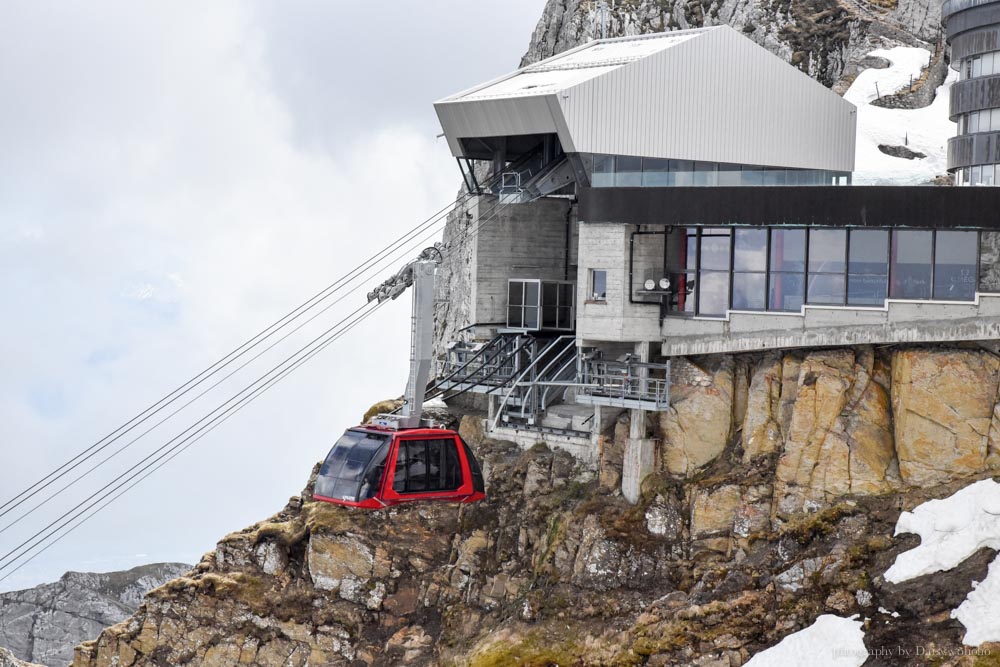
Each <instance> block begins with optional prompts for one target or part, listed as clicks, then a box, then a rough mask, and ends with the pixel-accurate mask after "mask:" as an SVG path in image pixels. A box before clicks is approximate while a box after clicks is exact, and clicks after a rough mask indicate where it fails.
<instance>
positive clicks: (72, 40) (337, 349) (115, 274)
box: [0, 0, 544, 591]
mask: <svg viewBox="0 0 1000 667" xmlns="http://www.w3.org/2000/svg"><path fill="white" fill-rule="evenodd" d="M543 5H544V0H509V1H508V2H505V3H503V4H502V5H496V4H494V3H483V2H469V0H424V1H423V2H416V1H415V0H394V1H393V2H383V3H369V2H342V1H339V0H326V1H322V2H321V1H319V0H316V1H308V0H302V1H288V0H285V1H283V2H230V1H225V0H216V1H214V2H211V3H200V2H161V3H156V4H154V3H136V2H132V1H130V0H122V1H121V2H87V3H84V2H42V1H39V0H26V1H9V2H5V3H3V4H2V5H0V90H3V96H4V103H3V104H2V105H0V284H2V286H3V287H2V288H0V313H2V318H3V320H2V321H3V325H4V326H2V327H0V349H2V353H3V361H2V362H0V436H2V441H0V503H2V502H3V501H5V500H7V499H8V498H9V497H10V496H12V495H13V494H14V493H16V492H18V491H20V490H21V488H22V487H23V486H24V485H25V484H26V483H27V482H30V481H32V480H34V479H36V478H38V477H40V476H41V475H42V474H44V473H46V472H48V471H50V470H51V469H53V468H54V467H56V466H58V465H59V464H60V463H62V462H63V461H64V460H66V459H67V458H68V457H69V456H70V455H72V454H74V453H76V452H77V451H80V450H82V449H84V448H85V447H87V446H88V445H90V444H92V443H94V442H95V441H97V440H98V439H99V438H101V437H102V436H104V435H105V434H107V433H109V432H110V431H112V430H113V429H114V428H116V427H117V426H118V425H120V424H122V423H123V422H125V421H127V420H128V419H129V418H131V417H132V416H133V415H135V414H137V413H138V412H140V411H141V410H142V409H144V408H145V407H146V406H148V405H150V404H152V403H154V402H155V401H156V400H157V399H159V398H160V397H161V396H163V395H165V394H166V393H168V392H169V391H170V390H172V389H173V388H175V387H176V386H178V385H180V384H181V383H183V382H184V381H185V380H187V379H188V378H190V377H192V376H193V375H195V374H196V373H198V372H199V371H200V370H201V369H203V368H205V367H206V366H208V365H209V364H211V363H212V362H214V361H215V360H216V359H218V358H219V357H222V356H223V355H225V354H226V353H227V352H228V351H229V350H231V349H233V348H235V347H236V346H237V345H239V344H240V343H242V342H243V341H244V340H245V339H247V338H249V337H250V336H252V335H253V334H255V333H256V332H257V331H259V330H261V329H263V328H264V327H266V326H267V325H268V324H270V323H271V322H272V321H274V320H275V319H277V318H278V317H280V316H281V315H283V314H284V313H285V312H287V311H289V310H291V309H292V308H293V307H295V306H296V305H298V304H299V303H300V302H302V301H304V300H305V299H307V298H308V297H309V296H311V295H312V294H314V293H315V292H317V291H318V290H319V289H321V288H322V287H324V286H326V285H327V284H329V283H331V282H333V281H334V280H335V279H337V278H338V277H340V276H341V275H343V274H344V273H345V272H346V271H348V270H350V269H351V268H353V267H354V266H355V265H356V264H358V263H359V262H360V261H362V260H363V259H365V258H367V257H369V256H370V255H371V254H373V253H374V252H376V251H377V250H379V249H380V248H382V247H383V246H384V245H385V244H387V243H388V242H389V241H391V240H392V239H394V238H396V237H397V236H398V235H399V234H401V233H403V232H404V231H406V230H408V229H409V228H411V227H413V226H414V225H416V224H417V223H418V222H420V221H422V220H424V219H425V218H427V217H428V216H429V215H430V214H431V213H433V212H434V211H436V210H438V209H440V208H441V207H442V206H444V205H445V204H446V203H447V202H449V201H451V200H453V199H454V197H455V196H456V192H457V189H458V186H459V182H460V180H459V179H460V177H459V174H458V171H457V167H456V166H455V163H454V160H453V159H451V157H450V156H449V154H448V151H447V147H446V145H445V143H444V141H443V140H439V139H436V138H435V135H437V134H438V133H439V132H440V128H439V126H438V123H437V119H436V117H435V115H434V112H433V108H432V102H433V101H434V100H435V99H438V98H440V97H443V96H445V95H447V94H450V93H452V92H457V91H458V90H461V89H463V88H466V87H468V86H470V85H473V84H475V83H478V82H480V81H483V80H487V79H489V78H492V77H494V76H497V75H499V74H502V73H504V72H506V71H509V70H511V69H513V68H514V67H516V65H517V63H518V61H519V59H520V57H521V55H522V54H523V53H524V51H525V49H526V47H527V44H528V40H529V38H530V34H531V31H532V29H533V28H534V26H535V23H536V22H537V20H538V17H539V16H540V14H541V10H542V7H543ZM392 270H393V269H386V270H385V271H383V272H381V273H380V274H379V275H378V276H377V277H375V278H373V279H371V280H369V281H368V283H369V284H372V285H374V284H375V283H377V282H379V280H381V278H383V277H386V275H388V274H391V273H392ZM362 303H363V294H361V293H359V294H357V295H354V296H353V297H351V298H348V299H347V300H345V301H344V302H343V303H342V304H340V305H338V306H336V307H334V308H333V309H332V310H331V311H330V312H328V313H327V314H326V315H324V316H323V317H321V318H319V319H318V320H317V321H316V322H315V323H314V328H309V329H307V330H303V332H302V334H303V335H304V336H305V338H302V337H297V338H295V339H293V340H294V342H297V343H298V344H302V343H304V342H305V341H306V340H308V338H311V337H312V336H314V335H316V334H317V333H318V332H319V331H321V330H323V329H325V328H327V327H329V326H331V325H332V324H333V323H335V322H336V321H337V320H339V319H340V318H341V317H343V316H344V315H346V314H347V313H348V312H350V311H352V310H353V309H354V308H356V307H357V306H359V305H361V304H362ZM408 316H409V303H408V300H407V299H400V300H399V301H397V302H393V303H392V304H391V305H390V306H389V307H386V308H384V309H382V310H381V311H379V313H378V314H377V315H376V316H374V317H372V318H371V319H370V320H368V321H366V322H365V323H364V324H363V325H362V326H360V327H358V328H357V329H355V330H354V331H353V332H351V334H349V335H347V336H345V337H344V338H343V339H341V340H340V341H338V342H337V343H336V344H335V345H334V346H332V347H331V348H329V349H328V350H327V351H325V352H323V353H322V354H321V355H320V356H318V357H317V358H315V359H314V360H313V361H312V362H310V363H309V364H308V365H306V366H304V367H303V368H302V370H300V371H298V372H296V373H295V374H294V375H292V376H290V377H289V378H288V379H287V380H286V381H284V382H283V383H282V384H280V385H278V386H277V387H275V389H273V390H272V391H270V392H268V394H266V395H265V396H264V397H262V398H261V399H260V400H259V401H257V402H255V403H254V404H252V405H251V406H250V407H248V408H247V409H246V410H244V411H243V412H240V413H239V414H238V415H237V416H235V417H234V418H233V419H232V420H230V421H228V422H227V423H225V424H224V425H223V426H221V427H220V428H219V429H218V430H216V431H215V432H213V433H212V434H210V435H209V436H208V437H206V438H204V439H203V440H201V441H200V442H198V443H197V444H196V445H194V446H193V447H192V449H190V450H189V451H187V452H186V453H185V454H183V455H182V456H181V457H179V458H178V459H177V460H176V461H174V462H172V463H171V464H169V465H168V466H167V467H166V468H164V469H163V470H162V471H160V472H159V473H157V474H156V475H154V476H153V477H151V478H150V479H149V480H148V481H146V482H144V483H143V484H142V485H140V486H139V487H137V488H136V489H135V490H134V491H132V492H130V493H129V495H127V496H125V497H124V498H123V499H122V500H120V501H118V502H117V503H116V504H115V505H113V506H112V507H110V508H109V509H108V510H106V511H105V512H103V513H101V514H100V515H98V516H97V517H95V518H94V519H93V520H91V521H90V522H89V523H88V524H86V525H85V526H84V527H82V528H81V529H79V530H78V531H77V532H76V533H74V534H72V535H71V536H69V537H68V538H66V539H65V540H63V541H62V542H60V543H59V544H58V545H56V546H54V547H53V548H52V549H50V550H49V551H48V552H46V553H45V554H44V555H43V556H41V557H40V558H38V559H37V560H36V561H35V562H33V563H31V564H30V565H29V566H28V567H25V568H24V569H22V570H21V571H19V572H17V573H16V574H15V575H14V576H12V577H10V578H9V579H7V580H5V581H3V582H2V583H0V591H3V590H11V589H19V588H25V587H28V586H33V585H35V584H38V583H41V582H43V581H51V580H54V579H57V578H58V577H59V576H60V575H61V574H62V573H63V572H64V571H66V570H71V569H73V570H98V571H100V570H112V569H120V568H125V567H131V566H134V565H138V564H142V563H147V562H154V561H163V560H181V561H185V562H189V563H193V562H195V561H196V560H197V559H198V558H199V557H200V556H201V554H202V553H204V552H206V551H209V550H211V549H212V548H213V547H214V545H215V542H216V541H217V540H218V539H219V538H221V537H223V536H224V535H225V534H226V533H228V532H231V531H234V530H239V529H240V528H242V527H244V526H247V525H249V524H251V523H254V522H256V521H258V520H261V519H264V518H266V517H267V516H269V515H270V514H272V513H274V512H276V511H278V510H279V509H280V508H281V507H282V506H283V505H284V503H285V502H286V500H287V498H288V497H289V496H291V495H293V494H296V493H298V492H299V491H300V490H301V489H302V487H303V486H304V484H305V482H306V479H307V476H308V473H309V471H310V469H311V467H312V465H313V463H314V462H315V461H317V460H319V459H321V458H322V457H323V456H324V455H325V454H326V451H327V450H328V449H329V447H330V445H331V444H332V442H333V441H334V440H335V439H336V437H337V436H338V435H339V434H340V432H342V431H343V430H344V428H346V427H348V426H351V425H353V424H355V423H356V422H357V421H358V420H359V419H360V416H361V414H362V413H363V411H364V410H365V409H366V408H367V407H368V406H369V405H370V404H371V403H373V402H375V401H377V400H379V399H382V398H385V397H391V396H395V395H398V394H400V393H401V392H402V389H403V387H404V384H405V380H406V371H407V355H408V347H407V345H408ZM292 342H293V341H289V343H292ZM295 347H297V345H295V346H292V347H286V348H283V349H284V350H285V351H286V352H291V351H292V350H294V349H295ZM281 351H282V350H281V349H279V350H275V352H276V353H278V352H281ZM271 359H272V363H274V362H276V361H277V360H280V357H277V356H276V357H271ZM262 361H263V360H262ZM267 368H268V367H263V366H261V367H255V368H248V369H247V372H251V371H253V374H252V375H241V376H237V377H236V378H234V381H235V380H242V382H240V383H239V384H229V385H228V388H229V392H228V393H214V394H213V395H211V396H210V397H206V399H208V398H211V399H212V400H211V401H210V402H207V403H206V402H201V403H199V404H196V405H194V406H192V408H199V407H200V408H201V410H199V411H197V412H190V411H187V412H185V413H183V414H182V415H179V417H180V419H175V420H173V421H171V422H168V423H167V424H164V426H163V427H161V428H160V429H158V430H157V431H154V433H152V434H150V436H147V438H145V439H143V440H140V441H139V442H138V443H136V445H135V446H134V447H133V448H131V449H130V450H128V451H126V452H124V453H123V454H122V455H120V458H119V459H116V461H118V460H120V462H121V463H122V464H124V465H120V466H119V467H117V468H116V469H115V471H114V473H112V474H110V476H106V477H104V478H103V479H101V478H100V477H97V476H95V478H93V479H91V480H85V482H81V483H80V484H78V485H77V486H76V487H74V488H72V489H70V492H68V493H67V494H64V495H65V496H66V500H60V501H53V502H52V503H50V504H49V505H48V506H45V507H43V508H41V509H40V510H39V511H38V512H36V513H35V514H33V515H31V516H30V517H28V518H26V519H25V520H24V521H22V522H21V523H20V524H18V525H16V526H14V527H13V528H11V529H10V530H8V531H7V532H4V533H3V534H0V556H2V555H3V554H5V553H7V552H8V551H9V550H10V549H11V548H13V547H14V546H15V545H17V544H19V543H20V542H21V541H23V540H24V539H25V538H27V537H30V536H31V535H32V534H33V533H35V532H36V531H38V530H40V529H41V528H43V527H44V526H45V524H47V523H48V522H49V521H51V520H52V519H54V518H55V517H56V516H58V515H59V514H61V513H62V512H63V511H65V510H66V509H67V504H73V503H75V502H76V501H78V500H80V499H82V498H85V497H86V496H88V495H90V494H91V493H93V492H94V491H95V490H96V489H97V488H99V486H100V485H101V484H103V483H104V482H106V481H108V480H109V479H111V478H113V477H114V476H116V475H117V474H119V472H121V471H122V470H123V469H124V468H127V467H128V466H129V465H131V464H132V463H134V461H136V460H137V459H138V458H141V457H142V456H144V455H145V454H146V453H148V452H149V451H151V450H152V449H155V448H156V447H158V446H160V445H162V444H163V443H164V442H166V441H167V440H168V439H169V438H171V437H173V436H174V435H176V434H177V433H179V432H180V431H182V430H183V429H184V428H186V427H187V426H188V425H189V424H190V423H192V422H193V421H195V420H196V419H197V418H198V417H199V416H200V415H201V414H203V413H204V412H205V411H206V410H208V409H211V408H212V407H214V406H215V405H216V404H218V403H220V402H221V401H223V400H225V398H227V397H228V396H229V395H230V394H231V393H233V392H234V391H236V390H238V389H239V388H240V387H242V386H243V385H245V384H247V383H248V382H250V381H252V380H253V379H254V378H256V377H257V376H258V375H260V374H261V373H263V372H264V371H266V370H267ZM226 388H227V386H223V387H220V388H219V389H226ZM154 436H155V437H154ZM125 442H126V441H124V440H123V441H122V444H124V443H125ZM109 451H111V450H109ZM133 452H134V453H133ZM71 478H72V477H66V478H64V480H60V484H61V483H62V482H65V481H68V480H70V479H71ZM99 479H100V480H101V481H100V483H98V480H99ZM53 488H56V487H53ZM74 494H75V495H74ZM44 497H45V496H44V495H42V496H39V497H38V498H37V499H36V500H41V499H43V498H44ZM70 501H73V502H70ZM30 506H31V504H29V505H26V506H25V508H27V507H30ZM19 515H20V513H19V512H14V513H11V514H9V515H8V516H6V517H3V518H0V529H2V528H3V527H4V526H6V525H7V524H8V523H9V520H10V519H13V518H16V517H17V516H19ZM2 575H3V573H0V576H2Z"/></svg>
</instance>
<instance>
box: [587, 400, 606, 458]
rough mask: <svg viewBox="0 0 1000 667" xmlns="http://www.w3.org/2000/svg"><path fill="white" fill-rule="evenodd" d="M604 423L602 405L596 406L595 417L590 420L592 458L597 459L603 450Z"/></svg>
mask: <svg viewBox="0 0 1000 667" xmlns="http://www.w3.org/2000/svg"><path fill="white" fill-rule="evenodd" d="M603 423H604V420H603V416H602V414H601V406H600V405H595V406H594V418H593V419H591V421H590V460H591V461H597V460H598V459H599V458H600V452H601V426H602V424H603Z"/></svg>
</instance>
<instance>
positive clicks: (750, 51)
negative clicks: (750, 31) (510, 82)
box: [558, 26, 855, 171]
mask: <svg viewBox="0 0 1000 667" xmlns="http://www.w3.org/2000/svg"><path fill="white" fill-rule="evenodd" d="M567 95H568V96H567ZM558 102H559V103H560V105H561V106H562V108H563V111H564V114H565V117H566V121H567V125H568V127H569V130H570V132H571V133H572V135H573V139H574V144H575V146H576V149H577V150H578V151H581V152H592V153H614V154H619V155H645V156H650V157H669V158H677V159H689V160H705V161H712V162H733V163H741V164H761V165H772V166H784V167H800V168H807V169H831V170H837V171H852V170H853V168H854V142H855V117H854V107H853V105H851V104H850V103H849V102H847V101H845V100H843V99H841V98H840V97H839V96H838V95H836V94H835V93H833V92H832V91H830V90H829V89H827V88H826V87H824V86H823V85H821V84H819V83H818V82H816V81H814V80H813V79H811V78H810V77H808V76H807V75H805V74H803V73H802V72H800V71H798V70H797V69H795V68H793V67H792V66H791V65H789V64H788V63H786V62H784V61H783V60H781V59H780V58H778V57H776V56H774V55H772V54H771V53H770V52H768V51H766V50H765V49H763V48H761V47H759V46H757V45H756V44H754V43H753V42H752V41H750V40H749V39H747V38H745V37H743V36H742V35H740V34H738V33H737V32H736V31H734V30H732V29H731V28H729V27H726V26H723V27H719V28H716V29H713V30H709V31H706V32H705V33H703V34H701V35H698V36H697V37H695V38H693V39H690V40H687V41H685V42H681V43H680V44H677V45H675V46H673V47H671V48H669V49H666V50H664V51H662V52H659V53H656V54H654V55H651V56H649V57H647V58H644V59H642V60H638V61H636V62H633V63H630V64H628V65H625V66H623V67H621V68H619V69H617V70H615V71H612V72H609V73H607V74H604V75H602V76H600V77H597V78H595V79H592V80H590V81H586V82H583V83H581V84H579V85H577V86H574V87H572V88H570V89H568V90H567V91H566V93H565V94H563V95H560V96H559V97H558ZM595 109H596V110H598V111H596V112H595V111H594V110H595ZM658 123H665V124H667V127H666V128H664V129H665V131H664V132H663V133H662V134H661V132H660V131H658V127H657V125H658Z"/></svg>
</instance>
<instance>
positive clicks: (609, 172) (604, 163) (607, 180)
mask: <svg viewBox="0 0 1000 667" xmlns="http://www.w3.org/2000/svg"><path fill="white" fill-rule="evenodd" d="M590 184H591V185H593V186H594V187H595V188H610V187H612V186H614V184H615V156H614V155H595V156H594V174H593V176H592V177H591V179H590Z"/></svg>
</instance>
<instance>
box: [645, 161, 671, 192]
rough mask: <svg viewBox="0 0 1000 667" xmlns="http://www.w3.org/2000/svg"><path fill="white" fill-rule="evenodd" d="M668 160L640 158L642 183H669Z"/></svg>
mask: <svg viewBox="0 0 1000 667" xmlns="http://www.w3.org/2000/svg"><path fill="white" fill-rule="evenodd" d="M669 177H670V160H661V159H659V158H650V157H644V158H642V184H643V185H644V186H646V187H664V186H667V185H670V180H669Z"/></svg>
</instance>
